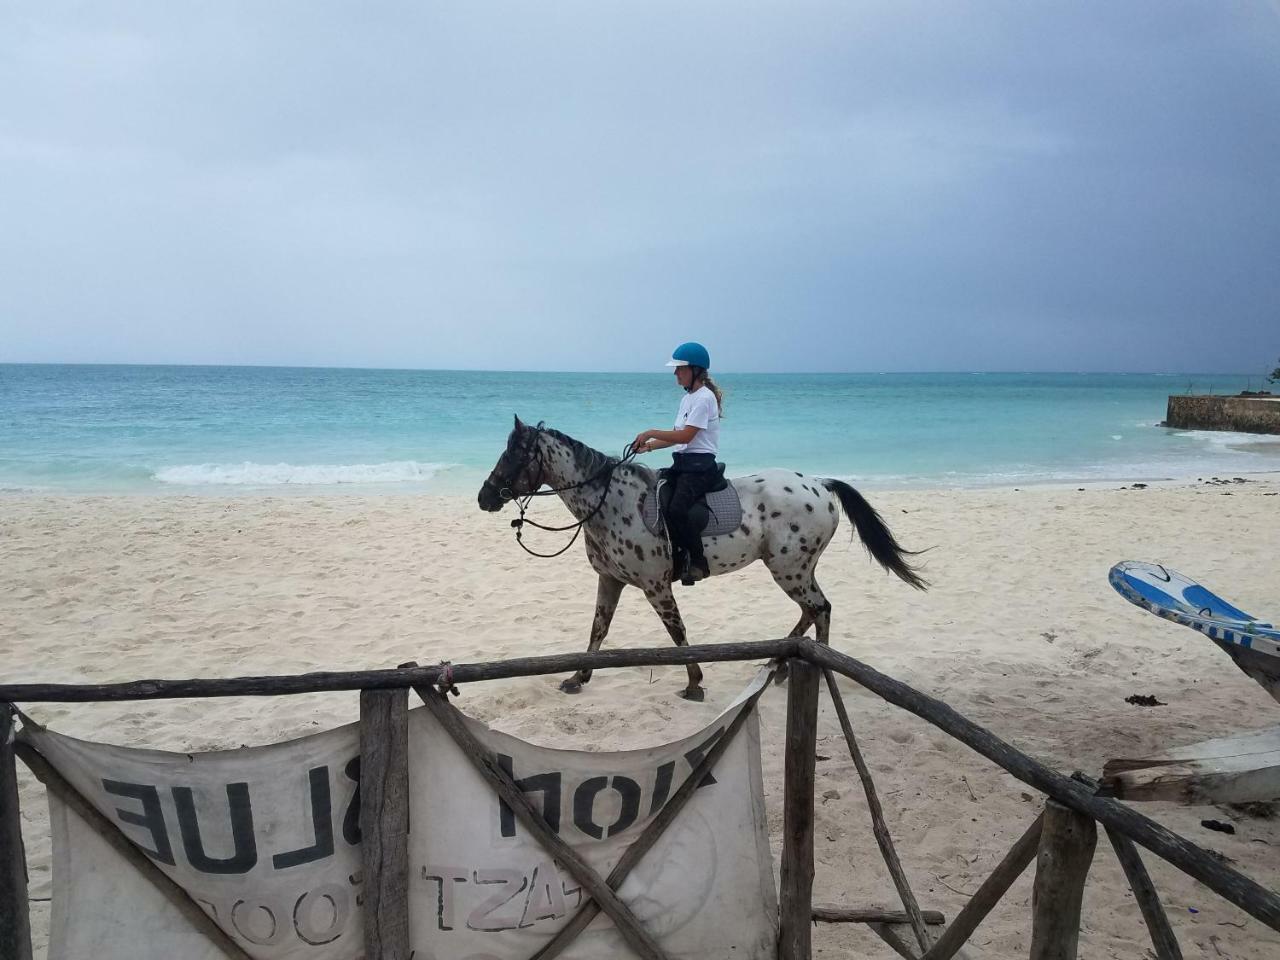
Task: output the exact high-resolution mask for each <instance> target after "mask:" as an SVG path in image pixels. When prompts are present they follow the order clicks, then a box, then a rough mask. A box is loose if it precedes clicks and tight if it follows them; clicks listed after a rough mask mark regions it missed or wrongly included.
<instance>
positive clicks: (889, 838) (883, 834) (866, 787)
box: [822, 670, 931, 952]
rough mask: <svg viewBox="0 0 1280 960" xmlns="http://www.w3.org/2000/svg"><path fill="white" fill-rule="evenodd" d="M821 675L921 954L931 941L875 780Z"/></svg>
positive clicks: (839, 700)
mask: <svg viewBox="0 0 1280 960" xmlns="http://www.w3.org/2000/svg"><path fill="white" fill-rule="evenodd" d="M822 674H823V676H824V677H825V678H826V681H827V691H828V692H829V693H830V694H831V702H832V703H833V704H834V705H835V708H836V716H837V717H839V719H840V729H841V730H843V731H844V739H845V743H847V744H848V745H849V755H850V756H851V757H853V765H854V767H855V768H856V769H857V771H858V779H859V780H861V781H862V791H863V793H865V794H866V796H867V809H868V810H869V811H870V812H871V832H872V833H873V834H874V835H875V838H876V843H877V844H879V846H880V855H881V856H882V857H883V858H884V863H885V866H886V867H888V868H889V875H890V876H891V877H892V878H893V885H894V887H896V888H897V890H898V897H899V899H900V900H902V908H903V909H904V910H905V911H906V914H907V918H908V921H909V922H910V924H911V929H912V932H913V933H915V937H916V942H917V943H918V944H919V945H920V950H921V952H923V951H925V950H928V949H929V944H930V943H931V941H930V939H929V932H928V931H927V930H926V929H925V925H924V919H923V918H922V917H921V916H920V904H919V903H918V902H917V901H916V897H915V894H914V893H912V892H911V884H910V883H908V882H907V874H906V871H905V870H903V869H902V861H901V860H899V859H898V851H897V850H896V849H894V846H893V835H892V834H890V833H889V827H888V825H887V824H886V823H885V822H884V810H883V809H882V808H881V806H880V797H879V796H878V795H877V794H876V784H875V781H874V780H873V779H872V778H871V771H870V770H868V769H867V762H866V760H864V759H863V757H862V751H861V750H860V749H858V739H857V737H855V736H854V735H853V725H852V724H851V723H850V722H849V713H848V711H847V710H845V707H844V697H842V696H840V688H839V687H838V686H836V678H835V676H834V675H832V673H831V671H830V670H823V671H822ZM882 939H883V937H882Z"/></svg>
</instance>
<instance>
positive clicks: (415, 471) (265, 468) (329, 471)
mask: <svg viewBox="0 0 1280 960" xmlns="http://www.w3.org/2000/svg"><path fill="white" fill-rule="evenodd" d="M452 466H454V464H449V463H418V462H417V461H415V460H394V461H391V462H388V463H339V464H323V463H308V464H293V463H249V462H245V463H189V464H181V465H178V466H173V467H162V468H160V469H159V470H157V471H156V472H155V474H154V478H155V479H156V480H158V481H159V482H160V483H174V484H181V485H183V486H193V487H203V486H252V487H274V486H283V485H289V484H298V485H316V486H328V485H332V484H340V483H421V482H423V481H425V480H430V479H431V478H432V477H434V476H436V474H438V473H440V472H441V471H442V470H448V469H449V468H450V467H452Z"/></svg>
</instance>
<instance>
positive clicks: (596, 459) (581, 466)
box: [542, 426, 654, 483]
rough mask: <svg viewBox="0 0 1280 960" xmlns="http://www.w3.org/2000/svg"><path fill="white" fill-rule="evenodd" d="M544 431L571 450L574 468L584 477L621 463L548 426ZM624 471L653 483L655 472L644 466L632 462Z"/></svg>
mask: <svg viewBox="0 0 1280 960" xmlns="http://www.w3.org/2000/svg"><path fill="white" fill-rule="evenodd" d="M542 430H543V431H544V432H545V433H547V434H549V435H550V436H553V437H555V438H556V439H557V440H559V441H560V442H561V443H563V444H564V445H565V446H566V447H568V448H569V452H570V453H571V454H572V455H573V463H574V466H575V467H577V468H578V470H579V471H581V473H582V475H583V476H584V477H594V476H596V475H597V474H598V473H600V472H601V471H603V470H604V469H605V468H606V467H608V466H609V465H611V464H615V463H618V461H619V458H618V457H611V456H609V455H608V454H606V453H601V452H600V451H599V450H597V449H595V447H589V446H587V445H586V444H585V443H583V442H582V441H581V440H575V439H574V438H573V437H571V436H569V435H568V434H567V433H562V432H560V431H559V430H556V429H553V428H552V427H546V426H544V427H542ZM622 469H623V470H634V471H635V472H636V473H638V474H640V476H641V477H643V478H644V481H645V483H651V482H652V481H653V477H654V473H653V471H652V470H651V469H649V468H648V467H646V466H644V465H643V464H639V463H636V462H634V461H632V462H631V463H627V464H623V466H622Z"/></svg>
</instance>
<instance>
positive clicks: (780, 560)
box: [477, 417, 926, 700]
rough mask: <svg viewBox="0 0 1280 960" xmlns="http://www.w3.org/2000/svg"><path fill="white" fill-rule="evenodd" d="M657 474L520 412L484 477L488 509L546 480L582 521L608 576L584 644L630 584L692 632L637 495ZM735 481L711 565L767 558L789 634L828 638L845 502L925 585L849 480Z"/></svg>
mask: <svg viewBox="0 0 1280 960" xmlns="http://www.w3.org/2000/svg"><path fill="white" fill-rule="evenodd" d="M654 480H655V474H654V471H653V470H651V469H649V468H648V467H646V466H641V465H640V464H637V463H631V462H625V461H619V460H618V459H617V458H614V457H609V456H606V455H605V454H603V453H600V452H599V451H597V450H593V449H592V448H590V447H588V446H587V445H586V444H584V443H581V442H579V441H577V440H574V439H573V438H572V437H569V436H566V435H565V434H563V433H560V432H559V431H558V430H551V429H548V428H545V427H543V426H541V425H539V426H536V427H530V426H526V425H525V424H523V423H521V422H520V418H519V417H517V418H516V421H515V429H513V430H512V431H511V435H510V436H509V437H508V439H507V448H506V450H504V451H503V453H502V456H501V457H499V458H498V462H497V464H496V465H495V466H494V468H493V471H492V472H491V473H490V474H489V477H488V479H486V480H485V482H484V485H483V486H482V487H481V488H480V494H479V497H478V498H477V499H478V500H479V503H480V508H481V509H482V510H487V511H490V512H496V511H498V510H501V509H502V508H503V507H504V506H505V505H506V504H507V503H508V502H509V501H511V500H516V499H519V498H521V497H526V496H528V495H529V494H532V493H534V492H536V491H537V490H539V489H540V488H541V487H542V486H543V485H544V484H545V485H548V486H550V487H551V488H552V490H554V491H555V492H556V493H557V494H558V495H559V497H560V499H561V500H562V501H564V505H565V506H566V507H568V508H569V511H570V512H571V513H572V514H573V515H574V517H575V519H577V520H578V521H579V522H580V523H581V525H582V533H583V535H584V537H585V539H586V544H587V560H588V561H590V563H591V566H592V568H593V569H594V570H595V571H596V573H597V574H599V576H600V581H599V584H598V585H597V588H596V614H595V620H594V621H593V622H592V624H591V640H590V643H589V645H588V647H587V649H588V650H596V649H598V648H599V647H600V644H601V643H603V642H604V638H605V635H606V634H607V633H608V632H609V624H610V622H611V621H612V620H613V613H614V611H615V610H616V609H617V607H618V598H619V597H620V596H621V594H622V588H623V587H625V586H628V585H630V586H633V587H639V588H640V590H642V591H643V592H644V595H645V598H646V599H647V600H648V601H649V604H650V605H651V606H652V607H653V609H654V612H655V613H657V614H658V616H659V618H661V620H662V624H663V626H665V627H666V628H667V632H668V633H669V634H671V639H672V640H674V641H675V642H676V644H677V646H685V644H686V643H687V640H686V638H685V630H684V622H683V621H682V620H681V619H680V611H679V609H678V608H677V607H676V600H675V596H674V595H673V594H672V591H671V584H672V572H671V550H670V546H669V544H668V543H667V541H666V538H665V537H662V536H655V535H654V534H652V533H650V532H649V531H648V529H646V527H645V525H644V523H643V522H642V519H641V512H640V510H641V497H642V495H644V494H645V493H646V491H648V490H649V489H650V488H651V487H652V485H653V483H654ZM731 482H732V483H733V485H734V487H735V488H736V489H737V492H738V497H739V499H740V501H741V503H742V524H741V525H740V526H739V527H738V528H737V529H736V530H734V531H733V532H731V533H727V534H724V535H722V536H718V537H706V538H704V540H703V546H704V549H705V550H706V555H707V561H708V563H709V564H710V566H711V575H712V576H716V575H718V574H721V573H729V572H730V571H733V570H740V569H742V568H743V567H745V566H747V565H748V564H751V563H754V562H755V561H756V560H763V561H764V563H765V566H766V567H768V568H769V572H770V573H771V574H773V579H774V582H776V583H777V584H778V586H779V587H781V588H782V590H783V592H784V593H786V595H787V596H789V597H790V598H791V599H792V600H794V601H795V602H796V603H797V604H798V605H799V606H800V620H799V622H797V623H796V625H795V627H793V628H792V630H791V634H790V635H791V636H800V635H802V634H803V633H804V632H805V631H806V630H807V629H808V628H809V627H810V626H811V625H816V626H817V635H818V640H819V642H821V643H826V642H827V640H828V636H829V634H830V630H831V604H830V603H828V602H827V598H826V596H825V595H823V593H822V589H821V588H820V587H819V586H818V581H817V580H816V579H815V578H814V571H815V568H816V567H817V565H818V557H820V556H821V555H822V551H823V550H824V549H826V546H827V544H828V543H830V542H831V538H832V537H833V536H834V535H835V532H836V525H837V524H838V523H839V517H840V515H839V509H838V506H837V504H838V505H839V507H843V509H844V512H845V515H846V516H847V517H849V519H850V520H851V521H852V522H853V524H854V526H855V527H856V528H857V531H858V536H860V537H861V538H862V542H863V544H864V545H865V546H866V548H867V550H868V551H869V552H870V554H871V556H872V557H874V558H875V559H876V561H878V562H879V563H880V565H881V566H882V567H884V568H885V570H887V571H889V572H890V573H894V574H897V576H898V577H899V578H901V579H902V580H904V581H906V582H907V583H909V584H910V585H911V586H913V587H916V588H918V589H921V590H923V589H925V587H926V583H925V581H924V580H922V579H921V578H920V575H919V574H918V573H917V572H916V571H915V570H914V569H913V568H912V567H911V565H910V564H909V563H908V562H907V557H908V556H911V555H912V553H911V551H908V550H904V549H903V548H902V547H901V546H899V545H898V542H897V540H895V539H894V537H893V534H892V533H890V532H889V528H888V527H887V526H886V525H885V523H884V521H883V520H882V519H880V515H879V514H878V513H877V512H876V511H875V509H874V508H873V507H872V506H871V505H870V504H869V503H867V501H866V500H864V499H863V497H862V495H861V494H860V493H858V491H857V490H855V489H853V487H851V486H849V485H848V484H847V483H843V482H842V481H840V480H829V479H821V478H816V477H806V476H804V475H803V474H800V473H795V472H792V471H789V470H765V471H762V472H760V473H757V474H752V475H751V476H749V477H739V478H736V479H734V480H732V481H731ZM570 529H572V528H570ZM688 670H689V685H688V686H687V687H686V688H685V689H684V690H683V691H681V694H680V695H681V696H683V697H685V698H686V699H690V700H701V699H702V698H703V691H702V670H701V669H700V668H699V667H698V665H697V664H696V663H694V664H689V665H688ZM590 679H591V671H590V670H579V671H578V672H577V673H575V674H574V675H573V676H572V677H570V678H568V679H567V680H565V681H564V682H562V683H561V684H560V689H561V690H563V691H565V692H566V693H578V692H580V691H581V690H582V685H583V684H584V683H586V682H587V681H589V680H590Z"/></svg>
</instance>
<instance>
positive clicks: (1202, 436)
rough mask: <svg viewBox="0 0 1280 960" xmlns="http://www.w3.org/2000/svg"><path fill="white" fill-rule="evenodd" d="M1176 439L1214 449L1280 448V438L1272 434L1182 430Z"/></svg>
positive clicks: (1176, 435) (1176, 434)
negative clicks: (1205, 445) (1183, 438)
mask: <svg viewBox="0 0 1280 960" xmlns="http://www.w3.org/2000/svg"><path fill="white" fill-rule="evenodd" d="M1174 436H1175V437H1185V438H1187V439H1193V440H1200V441H1202V442H1204V443H1206V444H1208V445H1209V446H1213V447H1241V446H1244V447H1251V448H1262V447H1273V446H1280V437H1277V436H1276V435H1275V434H1270V433H1232V432H1231V431H1229V430H1182V431H1179V432H1178V433H1175V434H1174Z"/></svg>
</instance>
